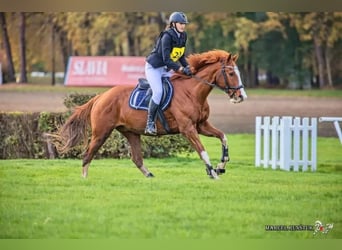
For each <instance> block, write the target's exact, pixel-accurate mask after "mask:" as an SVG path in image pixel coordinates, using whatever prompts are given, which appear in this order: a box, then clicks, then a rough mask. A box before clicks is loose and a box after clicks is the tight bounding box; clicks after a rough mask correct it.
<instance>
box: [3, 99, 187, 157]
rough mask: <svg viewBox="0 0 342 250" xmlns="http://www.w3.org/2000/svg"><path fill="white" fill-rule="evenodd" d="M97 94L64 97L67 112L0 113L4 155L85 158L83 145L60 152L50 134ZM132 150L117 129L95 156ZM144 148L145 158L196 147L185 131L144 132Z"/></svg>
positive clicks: (164, 155) (123, 153)
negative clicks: (77, 108) (166, 133)
mask: <svg viewBox="0 0 342 250" xmlns="http://www.w3.org/2000/svg"><path fill="white" fill-rule="evenodd" d="M93 96H94V95H85V94H77V93H76V94H69V95H68V96H66V98H65V100H64V104H65V106H66V107H67V108H68V109H69V110H68V112H65V113H53V112H40V113H38V112H35V113H21V112H11V113H0V138H2V139H1V140H0V159H14V158H81V157H82V155H83V150H84V149H83V148H82V147H81V146H79V147H75V148H74V149H72V150H70V151H69V152H68V153H66V154H58V152H57V150H56V148H55V147H54V145H53V144H52V143H51V141H50V140H49V138H48V136H46V134H47V133H52V132H56V131H57V129H58V127H59V126H61V125H62V124H63V123H64V122H65V120H66V119H67V117H68V116H69V115H70V114H71V112H72V109H73V108H74V107H75V106H77V105H81V104H83V103H85V102H87V101H88V100H89V99H90V98H92V97H93ZM129 151H130V150H129V144H128V142H127V140H126V138H124V137H123V136H122V135H121V134H120V133H119V132H117V131H116V130H114V131H113V133H112V134H111V136H110V137H109V138H108V139H107V141H106V142H105V143H104V145H103V146H102V147H101V148H100V149H99V151H98V153H97V155H96V157H95V158H129V157H130V153H129ZM142 151H143V155H144V157H145V158H147V157H160V158H161V157H169V156H173V155H175V154H177V153H190V152H192V151H193V149H192V148H191V146H190V144H189V143H188V141H187V140H186V139H185V138H184V137H183V136H181V135H168V136H161V137H159V136H158V137H151V136H142Z"/></svg>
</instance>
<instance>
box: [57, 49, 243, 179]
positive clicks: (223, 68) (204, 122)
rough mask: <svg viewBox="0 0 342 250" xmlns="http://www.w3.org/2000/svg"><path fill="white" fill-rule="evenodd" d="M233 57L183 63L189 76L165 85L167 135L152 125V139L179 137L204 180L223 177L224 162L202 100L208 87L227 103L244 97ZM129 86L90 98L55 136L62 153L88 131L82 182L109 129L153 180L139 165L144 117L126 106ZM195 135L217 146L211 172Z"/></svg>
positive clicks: (216, 53)
mask: <svg viewBox="0 0 342 250" xmlns="http://www.w3.org/2000/svg"><path fill="white" fill-rule="evenodd" d="M237 58H238V56H237V55H232V54H231V53H228V52H226V51H223V50H212V51H208V52H204V53H201V54H193V55H190V56H189V57H188V62H189V64H190V65H191V69H192V72H193V76H192V77H189V76H185V75H183V74H178V73H174V75H173V76H172V77H171V82H172V84H173V88H174V95H173V98H172V101H171V103H170V105H169V107H168V108H167V110H165V112H164V115H165V118H166V121H167V123H168V125H169V128H170V131H169V133H167V132H166V131H165V130H164V128H163V126H162V125H161V123H160V122H159V121H158V122H157V130H158V135H165V134H178V133H181V134H182V135H183V136H185V137H186V138H187V139H188V141H189V142H190V144H191V145H192V147H193V148H194V149H195V150H196V151H197V153H198V154H199V156H200V158H201V159H202V160H203V162H204V164H205V168H206V172H207V174H208V175H209V177H210V178H213V179H218V178H219V177H218V175H219V174H221V173H224V172H225V165H226V163H227V161H229V155H228V143H227V138H226V135H225V134H224V133H223V132H222V131H220V130H218V129H217V128H215V127H213V126H212V125H211V124H210V122H209V121H208V117H209V105H208V101H207V97H208V95H209V93H210V92H211V90H212V89H213V88H214V87H217V88H219V89H220V90H222V91H224V92H225V93H226V94H228V97H229V98H230V100H231V101H232V102H233V103H239V102H241V101H243V100H244V99H245V98H246V97H247V96H246V93H245V91H244V89H243V84H242V82H241V78H240V73H239V70H238V68H237V65H236V60H237ZM133 88H134V86H126V85H119V86H114V87H113V88H111V89H109V90H107V91H106V92H104V93H102V94H100V95H97V96H95V97H94V98H92V99H91V100H89V101H88V102H87V103H86V104H84V105H81V106H79V107H77V108H76V110H75V111H74V113H73V114H72V115H71V116H70V117H69V118H68V120H67V121H66V123H65V124H64V125H63V126H62V127H61V129H60V130H59V131H58V132H57V133H56V134H55V137H57V139H58V141H60V142H61V147H58V148H59V151H62V152H66V151H68V150H69V149H71V148H72V147H74V146H76V145H77V144H78V143H79V142H80V141H81V140H83V142H84V144H85V145H84V146H86V145H87V142H88V136H87V128H88V127H89V125H90V126H91V140H90V143H89V145H88V147H87V149H86V151H85V154H84V156H83V164H82V176H83V177H87V175H88V168H89V165H90V162H91V160H92V159H93V157H94V155H95V154H96V152H97V151H98V149H99V148H100V147H101V146H102V145H103V143H104V142H105V141H106V139H107V138H108V137H109V135H110V134H111V132H112V131H113V129H117V130H118V131H119V132H120V133H122V135H124V136H125V137H126V138H127V140H128V142H129V144H130V146H131V157H132V161H133V162H134V163H135V165H136V166H137V167H138V169H139V170H140V171H141V172H142V173H143V174H144V175H145V176H146V177H153V174H152V173H151V172H150V171H149V170H148V169H147V167H146V166H145V165H144V162H143V157H142V152H141V145H140V136H141V135H143V134H144V129H145V125H146V115H147V112H146V111H144V110H136V109H133V108H131V107H130V106H129V104H128V102H129V96H130V94H131V92H132V90H133ZM199 134H202V135H205V136H211V137H212V136H214V137H217V138H218V139H220V141H221V144H222V157H221V162H220V163H219V164H218V165H217V168H216V169H214V168H213V167H212V164H211V162H210V159H209V156H208V153H207V152H206V150H205V148H204V146H203V144H202V143H201V141H200V137H199Z"/></svg>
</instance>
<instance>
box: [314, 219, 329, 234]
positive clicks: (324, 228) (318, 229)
mask: <svg viewBox="0 0 342 250" xmlns="http://www.w3.org/2000/svg"><path fill="white" fill-rule="evenodd" d="M333 227H334V224H333V223H330V224H326V225H324V224H323V223H322V222H320V221H319V220H316V222H315V230H314V233H313V235H317V234H319V233H322V234H327V233H328V232H329V231H330V230H331V229H332V228H333Z"/></svg>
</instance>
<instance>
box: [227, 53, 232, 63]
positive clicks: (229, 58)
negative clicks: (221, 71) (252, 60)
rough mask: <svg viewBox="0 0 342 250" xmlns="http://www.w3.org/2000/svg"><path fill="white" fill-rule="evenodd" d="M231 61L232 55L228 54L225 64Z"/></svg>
mask: <svg viewBox="0 0 342 250" xmlns="http://www.w3.org/2000/svg"><path fill="white" fill-rule="evenodd" d="M231 59H232V54H229V56H228V58H227V62H229V61H230V60H231Z"/></svg>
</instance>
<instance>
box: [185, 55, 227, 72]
mask: <svg viewBox="0 0 342 250" xmlns="http://www.w3.org/2000/svg"><path fill="white" fill-rule="evenodd" d="M229 55H230V53H229V52H227V51H224V50H210V51H207V52H203V53H200V54H191V55H189V56H188V62H189V64H190V66H191V67H193V69H194V70H195V72H197V71H198V70H199V69H200V68H202V67H203V66H205V65H207V64H210V63H215V62H218V61H219V60H220V59H222V58H228V56H229Z"/></svg>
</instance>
